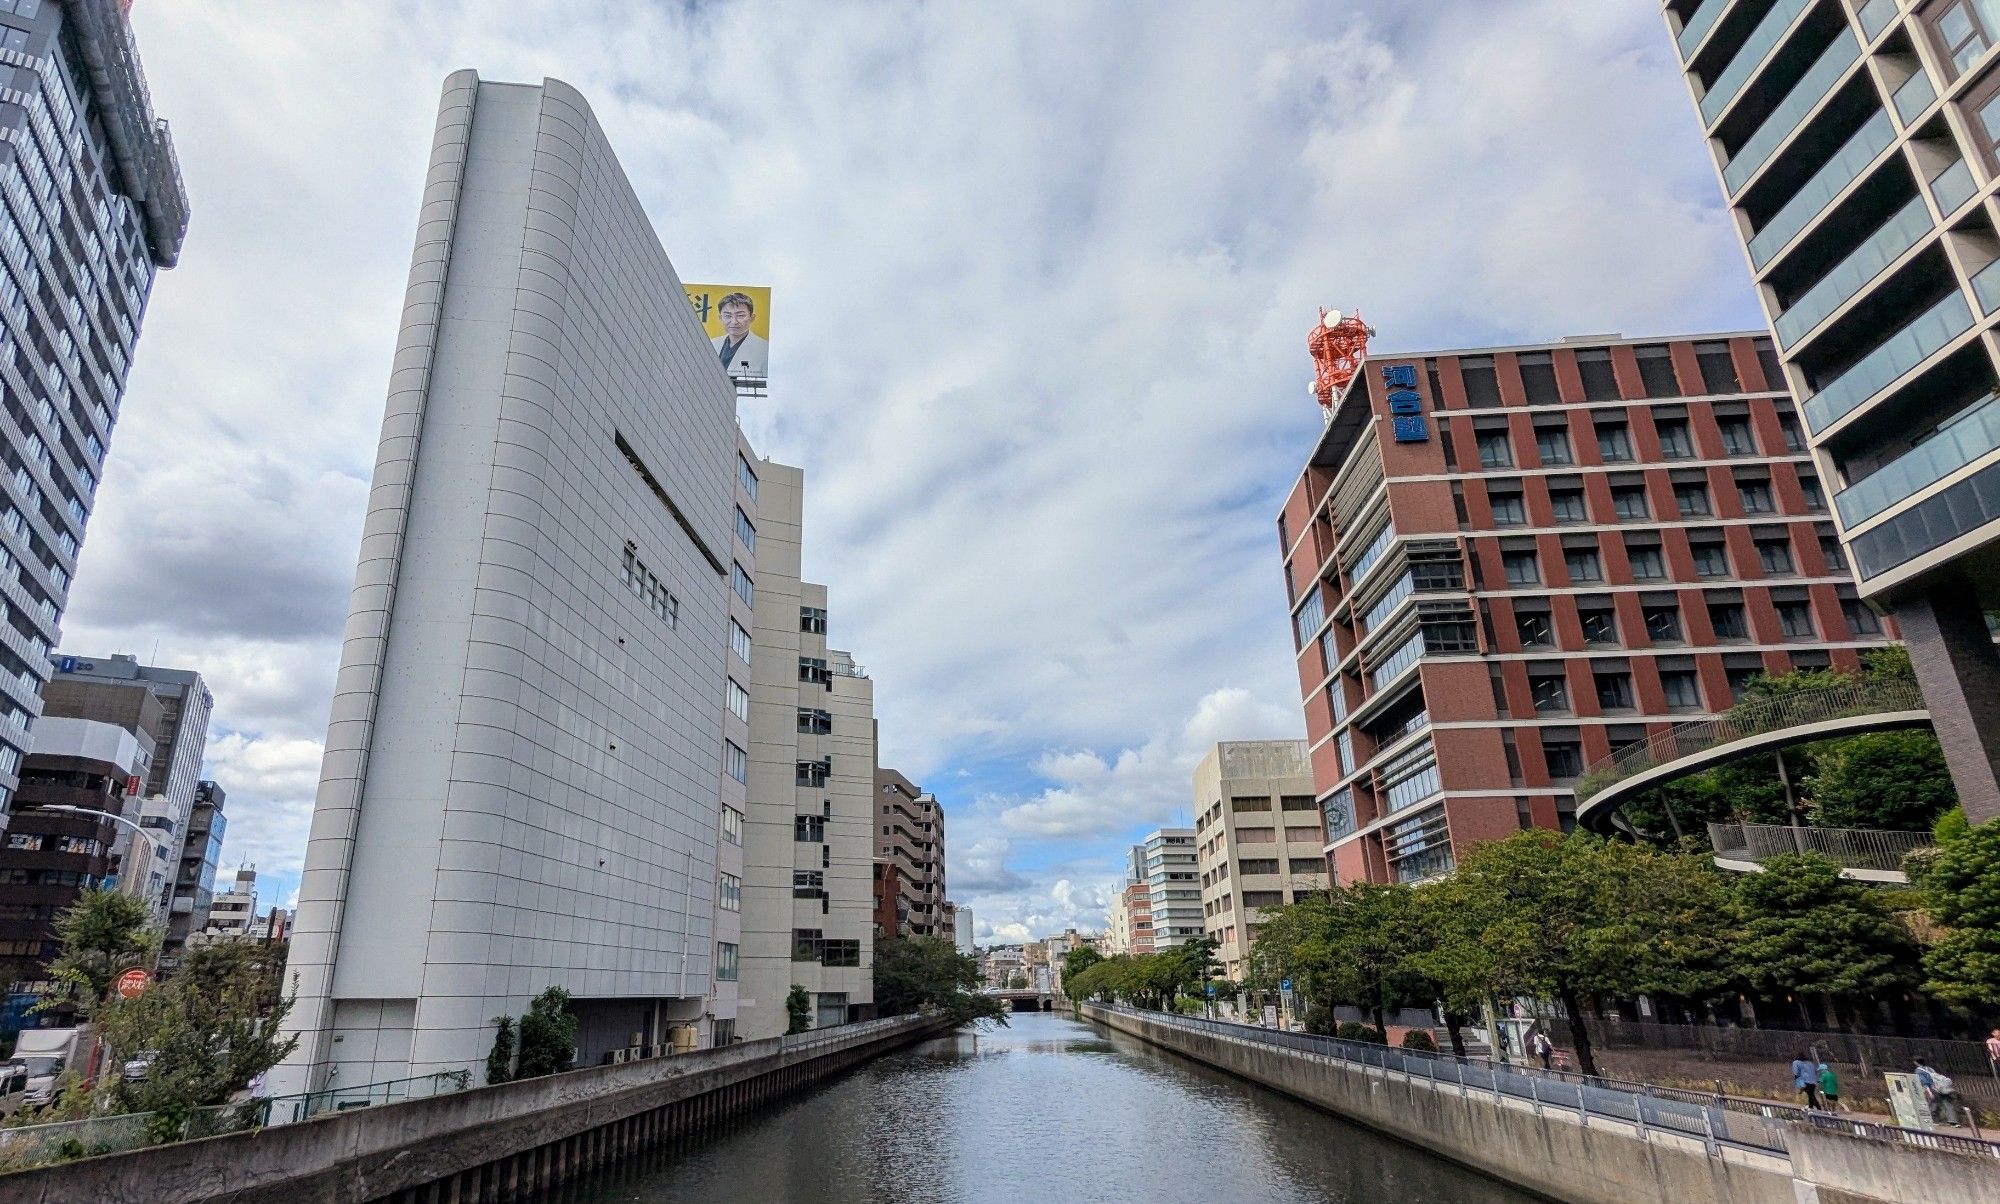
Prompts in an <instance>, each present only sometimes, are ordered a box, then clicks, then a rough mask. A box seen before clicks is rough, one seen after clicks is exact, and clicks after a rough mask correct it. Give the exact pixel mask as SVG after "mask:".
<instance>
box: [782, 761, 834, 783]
mask: <svg viewBox="0 0 2000 1204" xmlns="http://www.w3.org/2000/svg"><path fill="white" fill-rule="evenodd" d="M832 772H833V758H832V757H821V758H820V759H819V760H817V761H798V762H795V763H794V772H793V774H792V782H793V784H794V785H798V786H824V785H826V779H827V775H828V774H830V773H832Z"/></svg>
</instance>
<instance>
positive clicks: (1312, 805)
mask: <svg viewBox="0 0 2000 1204" xmlns="http://www.w3.org/2000/svg"><path fill="white" fill-rule="evenodd" d="M1278 806H1279V807H1280V808H1281V809H1282V810H1285V811H1313V810H1316V809H1318V807H1319V804H1318V803H1316V802H1314V801H1313V796H1312V795H1310V794H1286V795H1280V796H1279V798H1278Z"/></svg>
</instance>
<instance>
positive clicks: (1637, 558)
mask: <svg viewBox="0 0 2000 1204" xmlns="http://www.w3.org/2000/svg"><path fill="white" fill-rule="evenodd" d="M1625 556H1626V559H1627V560H1628V561H1630V563H1631V565H1632V576H1633V578H1634V579H1635V580H1639V581H1658V580H1660V579H1661V578H1662V577H1665V576H1666V575H1667V563H1666V561H1665V560H1664V559H1663V558H1662V557H1661V556H1660V546H1659V545H1658V544H1649V545H1647V546H1645V547H1628V548H1626V549H1625Z"/></svg>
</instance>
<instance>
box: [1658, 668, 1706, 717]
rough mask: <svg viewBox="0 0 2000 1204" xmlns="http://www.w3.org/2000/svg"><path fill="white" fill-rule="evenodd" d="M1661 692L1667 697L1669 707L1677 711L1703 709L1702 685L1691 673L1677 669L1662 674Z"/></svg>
mask: <svg viewBox="0 0 2000 1204" xmlns="http://www.w3.org/2000/svg"><path fill="white" fill-rule="evenodd" d="M1660 691H1661V692H1662V693H1664V694H1665V695H1666V696H1667V705H1668V706H1669V707H1672V708H1673V709H1675V710H1695V709H1699V708H1700V707H1701V684H1700V682H1698V681H1697V680H1696V679H1695V675H1694V674H1693V673H1692V672H1690V671H1687V670H1681V669H1677V670H1674V671H1672V672H1668V673H1662V674H1660Z"/></svg>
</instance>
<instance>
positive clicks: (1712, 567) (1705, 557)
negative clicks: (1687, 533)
mask: <svg viewBox="0 0 2000 1204" xmlns="http://www.w3.org/2000/svg"><path fill="white" fill-rule="evenodd" d="M1688 550H1689V551H1691V552H1693V553H1694V571H1695V574H1696V575H1697V576H1701V577H1727V576H1729V549H1728V548H1727V547H1726V546H1724V544H1723V542H1722V541H1721V540H1719V539H1710V540H1689V541H1688Z"/></svg>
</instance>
